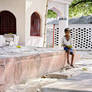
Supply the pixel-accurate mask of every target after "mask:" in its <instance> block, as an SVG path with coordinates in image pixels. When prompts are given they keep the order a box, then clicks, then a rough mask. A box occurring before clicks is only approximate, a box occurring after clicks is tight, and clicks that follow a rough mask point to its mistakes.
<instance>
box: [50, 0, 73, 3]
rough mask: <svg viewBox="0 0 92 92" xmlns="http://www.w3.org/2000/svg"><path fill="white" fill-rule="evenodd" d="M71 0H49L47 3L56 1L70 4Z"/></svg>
mask: <svg viewBox="0 0 92 92" xmlns="http://www.w3.org/2000/svg"><path fill="white" fill-rule="evenodd" d="M72 1H73V0H49V3H51V2H57V3H64V4H71V2H72Z"/></svg>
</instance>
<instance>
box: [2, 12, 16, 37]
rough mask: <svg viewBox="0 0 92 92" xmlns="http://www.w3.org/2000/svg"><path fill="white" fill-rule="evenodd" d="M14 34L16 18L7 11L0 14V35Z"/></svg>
mask: <svg viewBox="0 0 92 92" xmlns="http://www.w3.org/2000/svg"><path fill="white" fill-rule="evenodd" d="M8 33H12V34H16V18H15V16H14V15H13V14H12V13H11V12H9V11H2V12H0V35H4V34H8Z"/></svg>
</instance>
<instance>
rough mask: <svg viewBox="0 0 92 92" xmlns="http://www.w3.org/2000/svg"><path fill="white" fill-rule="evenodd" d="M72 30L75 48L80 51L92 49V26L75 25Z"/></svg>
mask: <svg viewBox="0 0 92 92" xmlns="http://www.w3.org/2000/svg"><path fill="white" fill-rule="evenodd" d="M70 28H71V30H72V31H71V37H72V39H73V46H74V48H76V49H78V50H91V49H92V28H91V25H88V26H87V25H77V26H75V25H73V26H72V27H70Z"/></svg>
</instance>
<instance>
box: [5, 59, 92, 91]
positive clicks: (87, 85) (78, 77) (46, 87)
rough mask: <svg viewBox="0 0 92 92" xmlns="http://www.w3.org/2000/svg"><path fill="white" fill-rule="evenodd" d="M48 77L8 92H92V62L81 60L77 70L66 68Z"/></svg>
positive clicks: (76, 67)
mask: <svg viewBox="0 0 92 92" xmlns="http://www.w3.org/2000/svg"><path fill="white" fill-rule="evenodd" d="M52 76H53V78H52ZM47 77H48V78H39V79H28V80H25V81H23V82H22V83H21V84H19V85H13V86H12V87H10V88H8V89H7V92H92V60H91V59H81V60H80V62H77V63H76V65H75V68H71V67H66V68H65V69H64V70H63V71H59V72H55V73H51V74H49V75H47Z"/></svg>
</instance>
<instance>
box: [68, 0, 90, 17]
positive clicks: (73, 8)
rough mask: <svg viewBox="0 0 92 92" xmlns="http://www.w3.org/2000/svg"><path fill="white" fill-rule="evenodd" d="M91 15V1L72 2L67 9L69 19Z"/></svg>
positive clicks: (74, 0) (75, 0) (78, 0)
mask: <svg viewBox="0 0 92 92" xmlns="http://www.w3.org/2000/svg"><path fill="white" fill-rule="evenodd" d="M91 14H92V0H73V2H72V3H71V5H70V8H69V17H80V16H88V15H91Z"/></svg>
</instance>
